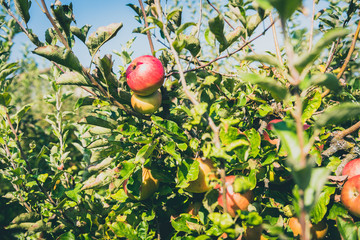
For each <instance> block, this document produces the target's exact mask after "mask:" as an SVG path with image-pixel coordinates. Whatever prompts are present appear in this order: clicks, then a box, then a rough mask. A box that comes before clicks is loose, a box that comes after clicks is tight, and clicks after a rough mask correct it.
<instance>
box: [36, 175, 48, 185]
mask: <svg viewBox="0 0 360 240" xmlns="http://www.w3.org/2000/svg"><path fill="white" fill-rule="evenodd" d="M48 176H49V174H47V173H43V174H40V175H39V176H38V177H37V179H38V180H39V181H40V182H42V183H44V182H45V181H46V179H47V178H48Z"/></svg>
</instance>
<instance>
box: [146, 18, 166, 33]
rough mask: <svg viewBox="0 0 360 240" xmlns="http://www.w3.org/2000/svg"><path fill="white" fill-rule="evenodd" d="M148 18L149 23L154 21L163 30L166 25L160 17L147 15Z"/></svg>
mask: <svg viewBox="0 0 360 240" xmlns="http://www.w3.org/2000/svg"><path fill="white" fill-rule="evenodd" d="M146 20H147V21H148V22H149V23H154V24H155V25H157V26H158V27H159V28H160V29H161V30H162V29H163V26H164V25H163V23H162V22H161V21H160V20H159V19H157V18H155V17H152V16H150V17H146Z"/></svg>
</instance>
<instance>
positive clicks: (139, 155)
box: [135, 141, 159, 163]
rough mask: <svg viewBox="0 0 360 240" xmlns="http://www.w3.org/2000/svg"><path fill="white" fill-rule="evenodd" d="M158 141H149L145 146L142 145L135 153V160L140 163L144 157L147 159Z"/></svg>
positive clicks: (143, 160)
mask: <svg viewBox="0 0 360 240" xmlns="http://www.w3.org/2000/svg"><path fill="white" fill-rule="evenodd" d="M158 143H159V142H158V141H154V142H152V143H149V144H147V145H145V146H143V147H142V148H141V149H140V150H139V151H138V152H137V154H136V158H135V161H136V162H137V161H140V162H142V163H144V162H145V160H146V159H148V158H149V157H150V156H151V154H152V153H153V152H154V150H155V148H156V146H157V145H158Z"/></svg>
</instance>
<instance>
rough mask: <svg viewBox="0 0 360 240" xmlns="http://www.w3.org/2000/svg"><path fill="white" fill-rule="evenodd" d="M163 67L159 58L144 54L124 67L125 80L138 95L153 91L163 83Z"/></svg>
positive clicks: (145, 94)
mask: <svg viewBox="0 0 360 240" xmlns="http://www.w3.org/2000/svg"><path fill="white" fill-rule="evenodd" d="M164 75H165V72H164V67H163V65H162V63H161V62H160V60H159V59H157V58H155V57H153V56H150V55H144V56H141V57H138V58H135V59H134V60H133V61H132V62H131V63H130V65H129V67H128V68H127V69H126V81H127V84H128V85H129V87H130V88H131V90H133V91H134V93H136V94H137V95H139V96H147V95H150V94H152V93H153V92H155V91H156V90H157V89H158V88H160V87H161V85H162V84H163V83H164Z"/></svg>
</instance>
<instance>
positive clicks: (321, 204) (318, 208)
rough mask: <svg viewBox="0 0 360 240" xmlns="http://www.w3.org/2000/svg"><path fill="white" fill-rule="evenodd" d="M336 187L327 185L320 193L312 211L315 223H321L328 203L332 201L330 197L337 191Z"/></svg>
mask: <svg viewBox="0 0 360 240" xmlns="http://www.w3.org/2000/svg"><path fill="white" fill-rule="evenodd" d="M335 190H336V188H335V187H328V186H325V188H324V191H323V192H322V193H321V194H320V196H319V199H318V201H317V202H316V204H315V206H314V207H313V209H312V210H311V212H310V216H311V219H312V220H313V223H315V224H317V223H319V222H320V221H321V220H322V219H323V218H324V216H325V214H326V212H327V205H328V204H329V203H330V197H331V195H332V194H334V193H335Z"/></svg>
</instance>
